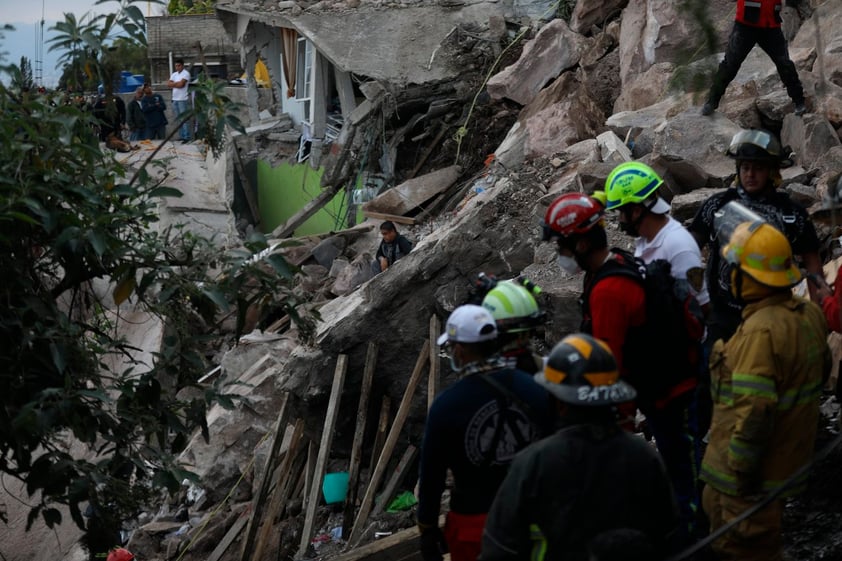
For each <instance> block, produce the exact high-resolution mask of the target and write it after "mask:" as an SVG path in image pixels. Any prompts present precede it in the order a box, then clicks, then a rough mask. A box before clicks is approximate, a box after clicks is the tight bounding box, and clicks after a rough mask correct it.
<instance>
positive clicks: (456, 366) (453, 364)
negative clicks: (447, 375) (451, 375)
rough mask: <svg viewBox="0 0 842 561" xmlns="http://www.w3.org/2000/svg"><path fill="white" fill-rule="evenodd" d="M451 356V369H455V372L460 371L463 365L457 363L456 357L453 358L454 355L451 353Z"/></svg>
mask: <svg viewBox="0 0 842 561" xmlns="http://www.w3.org/2000/svg"><path fill="white" fill-rule="evenodd" d="M449 358H450V369H451V370H453V371H454V372H459V371H460V370H462V365H461V364H458V365H457V364H456V359H455V358H453V355H450V357H449Z"/></svg>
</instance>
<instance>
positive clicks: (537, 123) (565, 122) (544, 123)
mask: <svg viewBox="0 0 842 561" xmlns="http://www.w3.org/2000/svg"><path fill="white" fill-rule="evenodd" d="M518 121H519V122H521V123H523V125H524V126H525V129H526V136H525V139H524V145H523V153H524V157H526V158H528V159H534V158H537V157H541V156H550V155H552V154H554V153H556V152H559V151H561V150H563V149H565V148H567V147H568V146H570V145H571V144H575V143H576V142H579V141H580V140H584V139H586V138H591V137H594V136H596V135H597V134H598V133H599V132H601V131H602V130H604V129H603V125H602V123H603V122H604V121H605V116H604V114H603V113H602V111H601V110H600V109H599V106H598V105H597V104H596V102H595V101H594V99H593V98H592V97H591V96H590V93H589V92H588V90H587V88H585V87H584V86H583V84H582V83H581V82H580V81H579V80H578V79H577V78H576V76H574V75H573V74H572V73H570V72H566V73H564V74H562V75H561V76H560V77H559V78H558V79H557V80H556V81H555V82H553V84H552V85H551V86H550V87H548V88H546V89H545V90H543V91H542V92H541V93H540V94H539V95H538V97H536V98H535V101H533V102H532V103H531V104H530V105H529V106H528V107H526V108H524V110H523V111H522V112H521V115H520V117H519V118H518Z"/></svg>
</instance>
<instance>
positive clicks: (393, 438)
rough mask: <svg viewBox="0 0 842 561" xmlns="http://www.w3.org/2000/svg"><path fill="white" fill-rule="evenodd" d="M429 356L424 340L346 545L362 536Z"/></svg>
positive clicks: (426, 342)
mask: <svg viewBox="0 0 842 561" xmlns="http://www.w3.org/2000/svg"><path fill="white" fill-rule="evenodd" d="M429 356H430V341H429V340H428V339H424V346H423V347H422V348H421V353H420V354H419V355H418V359H417V360H416V361H415V368H414V369H413V371H412V375H411V376H410V377H409V382H408V383H407V385H406V390H405V391H404V393H403V399H401V404H400V406H399V407H398V412H397V413H396V414H395V420H394V422H393V423H392V428H391V429H390V430H389V436H388V437H387V438H386V443H385V444H384V445H383V451H382V452H380V458H379V459H378V460H377V467H375V468H374V473H373V474H372V475H371V481H369V483H368V488H367V489H366V491H365V496H363V502H362V504H361V505H360V512H359V514H357V519H356V520H355V521H354V528H353V529H352V530H351V536H350V537H349V539H348V543H349V544H351V545H352V546H353V545H355V544H356V543H357V542H359V540H360V538H361V537H362V534H363V526H364V525H365V523H366V522H367V521H368V515H369V513H370V512H371V507H372V505H373V504H374V495H375V493H376V492H377V487H378V486H379V485H380V479H381V478H382V477H383V473H384V472H385V471H386V466H387V465H388V463H389V458H391V456H392V451H393V450H394V449H395V445H396V444H397V442H398V437H399V436H400V433H401V430H402V429H403V424H404V422H405V421H406V418H407V417H408V416H409V408H410V406H411V405H412V396H413V395H414V394H415V389H416V388H417V387H418V382H420V381H421V374H422V373H423V372H424V367H425V366H427V363H428V360H429Z"/></svg>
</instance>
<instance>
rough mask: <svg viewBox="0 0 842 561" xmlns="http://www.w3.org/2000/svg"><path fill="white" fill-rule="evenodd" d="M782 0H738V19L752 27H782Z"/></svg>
mask: <svg viewBox="0 0 842 561" xmlns="http://www.w3.org/2000/svg"><path fill="white" fill-rule="evenodd" d="M782 3H783V2H782V0H737V15H736V17H735V18H734V19H736V20H737V21H738V22H739V23H742V24H745V25H750V26H752V27H767V28H769V27H780V26H781V4H782Z"/></svg>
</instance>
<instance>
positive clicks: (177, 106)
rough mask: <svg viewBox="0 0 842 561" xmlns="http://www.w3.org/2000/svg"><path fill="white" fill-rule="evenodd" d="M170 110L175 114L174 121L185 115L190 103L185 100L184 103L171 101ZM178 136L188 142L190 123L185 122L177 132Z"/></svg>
mask: <svg viewBox="0 0 842 561" xmlns="http://www.w3.org/2000/svg"><path fill="white" fill-rule="evenodd" d="M172 108H173V111H174V112H175V118H176V120H178V119H179V117H180V116H181V114H182V113H186V112H187V110H188V109H189V108H190V102H189V101H187V100H186V99H185V100H184V101H173V102H172ZM178 135H179V136H180V137H181V140H190V121H189V120H187V121H185V122H184V123H183V124H182V125H181V128H179V130H178Z"/></svg>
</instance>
